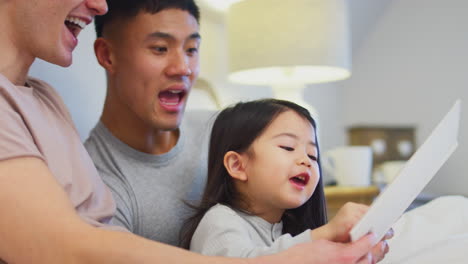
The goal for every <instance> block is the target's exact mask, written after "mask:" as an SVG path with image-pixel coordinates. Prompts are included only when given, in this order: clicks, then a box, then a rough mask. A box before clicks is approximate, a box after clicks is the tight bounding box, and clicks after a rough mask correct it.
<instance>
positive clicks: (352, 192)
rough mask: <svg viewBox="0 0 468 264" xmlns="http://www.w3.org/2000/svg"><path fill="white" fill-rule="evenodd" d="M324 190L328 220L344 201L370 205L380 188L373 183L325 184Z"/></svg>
mask: <svg viewBox="0 0 468 264" xmlns="http://www.w3.org/2000/svg"><path fill="white" fill-rule="evenodd" d="M324 190H325V199H326V201H327V210H328V220H330V219H332V218H333V216H335V214H336V213H337V212H338V210H339V209H340V208H341V207H342V206H343V205H344V204H345V203H346V202H355V203H361V204H366V205H370V204H372V202H373V201H374V198H375V197H377V195H379V193H380V189H379V188H378V187H377V186H373V185H371V186H366V187H352V186H326V187H325V188H324Z"/></svg>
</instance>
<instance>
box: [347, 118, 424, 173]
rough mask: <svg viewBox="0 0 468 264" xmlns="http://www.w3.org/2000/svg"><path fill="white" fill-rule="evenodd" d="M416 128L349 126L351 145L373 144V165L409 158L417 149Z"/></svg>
mask: <svg viewBox="0 0 468 264" xmlns="http://www.w3.org/2000/svg"><path fill="white" fill-rule="evenodd" d="M414 134H415V128H414V127H411V126H407V127H404V126H353V127H350V128H348V140H349V144H350V145H365V146H371V147H372V149H373V153H374V154H373V165H374V168H376V167H377V166H378V165H380V164H382V163H383V162H385V161H391V160H407V159H408V158H409V157H410V156H411V155H412V154H413V152H414V150H415V136H414Z"/></svg>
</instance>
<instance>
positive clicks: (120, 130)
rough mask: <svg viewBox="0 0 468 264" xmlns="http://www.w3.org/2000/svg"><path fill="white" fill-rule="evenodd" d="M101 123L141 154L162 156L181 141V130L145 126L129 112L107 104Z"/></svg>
mask: <svg viewBox="0 0 468 264" xmlns="http://www.w3.org/2000/svg"><path fill="white" fill-rule="evenodd" d="M101 122H102V123H103V124H104V126H106V128H107V129H108V130H109V131H110V132H111V133H112V135H113V136H115V137H116V138H118V139H119V140H120V141H122V142H124V143H125V144H127V145H128V146H130V147H132V148H133V149H136V150H138V151H140V152H144V153H148V154H154V155H161V154H164V153H167V152H169V151H170V150H171V149H173V148H174V146H175V145H176V144H177V141H178V140H179V134H180V132H179V129H176V130H163V129H158V128H155V127H152V126H151V125H149V124H145V123H144V122H142V120H141V119H139V118H138V117H137V116H135V115H133V113H130V112H129V111H118V110H117V109H113V107H111V104H108V103H105V104H104V110H103V114H102V116H101Z"/></svg>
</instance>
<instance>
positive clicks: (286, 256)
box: [249, 234, 376, 264]
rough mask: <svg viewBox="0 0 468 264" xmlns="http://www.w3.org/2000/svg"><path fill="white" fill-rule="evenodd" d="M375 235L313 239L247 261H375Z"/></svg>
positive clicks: (254, 263)
mask: <svg viewBox="0 0 468 264" xmlns="http://www.w3.org/2000/svg"><path fill="white" fill-rule="evenodd" d="M375 239H376V238H375V235H373V234H369V235H366V236H364V237H362V238H361V239H359V240H358V241H356V242H353V243H346V244H345V243H337V242H331V241H327V240H315V241H312V242H309V243H304V244H299V245H296V246H294V247H292V248H290V249H288V250H286V251H283V252H281V253H279V254H277V255H270V256H265V257H262V258H258V259H252V261H249V263H251V264H263V263H271V264H280V263H281V264H282V263H288V264H369V263H375V261H376V260H375V259H373V254H371V250H372V245H373V244H374V243H375Z"/></svg>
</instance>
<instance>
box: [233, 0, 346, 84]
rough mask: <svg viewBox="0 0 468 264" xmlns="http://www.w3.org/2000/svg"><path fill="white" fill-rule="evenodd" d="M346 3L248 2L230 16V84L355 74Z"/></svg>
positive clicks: (321, 79) (314, 79)
mask: <svg viewBox="0 0 468 264" xmlns="http://www.w3.org/2000/svg"><path fill="white" fill-rule="evenodd" d="M345 1H346V0H289V1H286V0H244V1H240V2H237V3H235V4H233V5H232V6H231V7H230V8H229V10H228V13H227V27H228V37H229V60H230V61H229V66H230V74H229V79H230V80H231V81H233V82H238V83H244V84H254V85H272V84H276V85H277V84H281V83H291V82H294V83H301V84H305V83H320V82H329V81H337V80H342V79H346V78H348V77H349V76H350V75H351V72H350V68H351V62H350V40H349V27H348V17H347V6H346V2H345Z"/></svg>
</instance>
